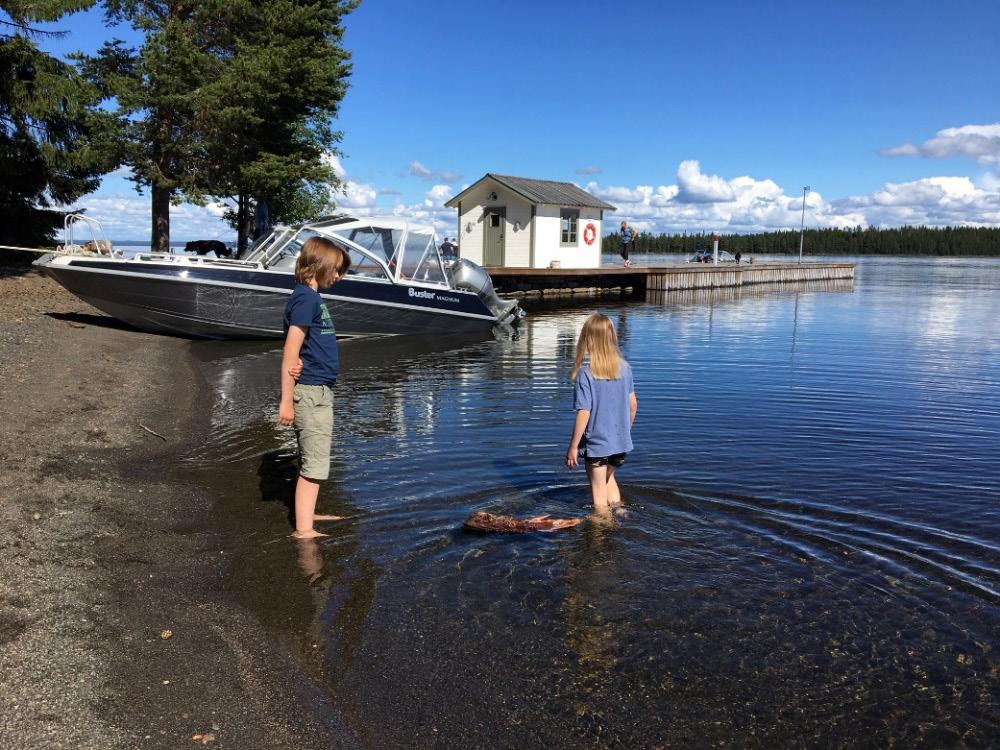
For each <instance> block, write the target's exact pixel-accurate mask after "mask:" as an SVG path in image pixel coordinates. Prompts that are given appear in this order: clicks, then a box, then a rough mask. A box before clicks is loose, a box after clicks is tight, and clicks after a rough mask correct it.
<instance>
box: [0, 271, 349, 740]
mask: <svg viewBox="0 0 1000 750" xmlns="http://www.w3.org/2000/svg"><path fill="white" fill-rule="evenodd" d="M190 346H191V344H190V343H189V342H187V341H184V340H181V339H174V338H169V337H164V336H154V335H150V334H144V333H141V332H137V331H134V330H131V329H127V328H125V327H123V326H121V325H119V324H117V323H116V322H115V321H114V320H113V319H111V318H108V317H107V316H104V315H103V314H101V313H99V312H98V311H96V310H94V309H93V308H91V307H89V306H88V305H86V304H85V303H83V302H81V301H79V300H77V299H76V298H75V297H73V296H71V295H70V294H68V293H67V292H65V291H64V290H62V289H61V288H60V287H59V286H58V285H56V284H55V283H54V282H51V281H50V280H48V279H46V278H44V277H42V276H40V275H39V274H37V273H35V272H33V271H31V270H26V269H25V267H24V266H23V265H20V266H19V265H16V264H11V262H10V261H9V259H5V258H0V384H2V385H0V388H2V398H0V402H2V405H3V416H2V420H3V421H2V427H0V461H2V464H0V465H2V471H0V522H2V524H3V534H2V537H0V695H2V696H3V701H2V703H0V736H2V737H3V747H4V748H10V749H12V750H13V749H14V748H39V747H46V748H132V747H144V748H146V747H154V748H155V747H163V748H176V747H184V746H188V747H190V746H201V744H203V743H204V744H207V745H208V746H212V747H234V748H285V747H288V748H293V747H294V748H312V747H316V748H319V747H322V748H335V747H350V746H352V745H353V744H354V743H353V742H352V741H351V740H350V738H349V736H348V735H347V734H346V733H345V732H344V731H343V730H342V728H341V726H340V724H339V722H338V721H337V712H336V710H335V709H334V707H333V706H332V705H330V704H329V701H328V699H327V697H326V695H325V694H324V693H323V691H322V690H320V689H319V688H317V687H316V685H315V684H314V683H312V682H310V681H309V679H308V678H307V677H305V676H303V675H304V674H307V673H308V665H303V664H301V663H299V662H301V661H302V660H301V658H300V656H298V655H297V654H296V653H295V648H294V647H289V646H288V645H287V644H285V643H284V642H282V641H281V639H276V638H275V637H274V633H273V631H270V630H268V629H267V628H266V627H265V626H264V625H263V624H262V623H261V622H260V621H259V619H258V618H257V617H256V616H255V615H253V614H252V613H251V611H250V609H248V608H247V607H245V606H243V605H241V604H240V603H239V600H238V597H243V598H244V600H246V599H249V600H252V599H253V596H252V592H233V593H230V592H227V591H226V585H225V583H224V581H225V577H226V573H227V565H228V562H227V559H226V553H227V550H228V549H231V542H232V535H233V534H234V533H235V532H234V528H237V527H238V524H237V525H236V526H231V527H228V528H219V527H218V525H217V524H215V525H213V524H212V523H210V520H211V519H212V518H213V512H212V508H213V504H214V503H215V501H216V500H217V498H213V497H210V496H208V495H207V493H206V492H205V491H204V490H201V489H199V487H197V486H194V484H193V483H192V482H191V481H189V480H186V478H185V477H184V476H183V472H181V471H180V470H179V467H178V465H177V456H178V455H179V454H180V453H181V452H182V451H187V450H190V449H191V448H192V446H197V445H199V444H200V441H202V440H203V439H204V435H205V434H206V429H207V419H208V414H209V413H210V408H209V406H210V405H209V402H208V399H209V398H210V394H208V393H206V392H205V390H206V389H205V388H204V387H203V382H202V380H201V377H200V375H199V374H198V372H197V370H196V368H195V366H194V363H193V361H192V359H191V357H190V354H189V352H188V349H189V347H190ZM153 433H157V434H153ZM216 520H217V518H216ZM243 528H244V529H245V528H246V526H245V525H244V527H243ZM290 627H291V629H292V631H294V623H291V625H290ZM166 631H170V632H169V633H167V632H166Z"/></svg>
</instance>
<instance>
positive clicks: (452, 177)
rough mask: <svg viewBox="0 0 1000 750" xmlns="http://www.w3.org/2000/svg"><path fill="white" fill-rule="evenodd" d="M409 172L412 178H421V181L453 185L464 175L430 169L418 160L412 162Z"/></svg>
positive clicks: (445, 170) (408, 168) (448, 170)
mask: <svg viewBox="0 0 1000 750" xmlns="http://www.w3.org/2000/svg"><path fill="white" fill-rule="evenodd" d="M407 171H408V173H409V174H410V175H411V176H413V177H419V178H420V179H421V180H427V181H428V182H430V181H432V180H435V181H437V182H447V183H452V182H458V181H459V180H460V179H462V175H461V174H459V173H458V172H453V171H451V170H450V169H437V170H433V169H429V168H428V167H425V166H424V165H423V164H421V163H420V162H419V161H416V160H414V161H411V162H410V164H409V166H408V167H407Z"/></svg>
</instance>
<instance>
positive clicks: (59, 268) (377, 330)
mask: <svg viewBox="0 0 1000 750" xmlns="http://www.w3.org/2000/svg"><path fill="white" fill-rule="evenodd" d="M96 224H97V223H96V222H95V221H94V220H93V219H90V218H89V217H82V216H80V215H71V216H69V217H67V220H66V231H65V244H64V245H63V246H62V247H61V248H60V249H59V251H57V252H52V253H48V254H46V255H44V256H42V257H41V258H39V259H38V260H36V261H35V263H34V265H35V266H36V267H37V268H39V269H40V270H41V271H42V272H44V273H45V274H47V275H48V276H50V277H52V278H53V279H55V280H56V281H57V282H58V283H59V284H61V285H62V286H63V287H65V288H66V289H67V290H68V291H70V292H72V293H73V294H74V295H76V296H77V297H79V298H80V299H82V300H83V301H84V302H87V303H88V304H90V305H93V306H94V307H96V308H97V309H98V310H101V311H102V312H105V313H107V314H108V315H111V316H112V317H115V318H117V319H118V320H121V321H123V322H125V323H128V324H130V325H132V326H135V327H136V328H140V329H142V330H145V331H151V332H154V333H166V334H173V335H180V336H189V337H194V338H208V339H273V338H281V337H282V336H283V335H284V331H283V317H284V309H285V305H286V303H287V301H288V297H289V296H290V295H291V293H292V289H293V288H294V286H295V278H294V269H295V260H296V257H297V256H298V252H299V250H300V249H301V247H302V244H303V243H304V242H305V241H306V240H307V239H309V238H310V237H313V236H321V237H327V238H329V239H331V240H333V241H334V242H336V243H337V244H339V245H340V246H342V247H344V248H346V249H347V250H348V253H349V254H350V256H351V269H350V271H349V272H348V274H347V275H346V276H345V277H344V278H343V279H342V280H341V281H340V282H338V283H337V284H335V285H334V286H332V287H330V288H328V289H321V290H320V294H321V295H322V297H323V300H324V301H325V303H326V305H327V307H328V308H329V310H330V313H331V315H332V316H333V319H334V321H335V324H336V327H337V335H338V336H342V337H355V336H391V335H401V334H435V333H449V334H454V333H463V332H473V331H488V330H489V329H490V328H491V327H493V326H496V325H506V324H511V323H513V322H516V321H517V320H518V318H519V317H520V316H521V315H522V314H523V313H522V312H521V310H520V308H519V307H518V304H517V302H516V301H514V300H504V299H501V298H500V297H498V296H497V295H496V293H495V292H494V290H493V284H492V281H491V279H490V276H489V274H488V273H487V272H486V271H485V270H484V269H483V268H482V267H480V266H478V265H476V264H475V263H472V262H471V261H468V260H465V259H457V260H454V261H452V262H449V263H445V262H444V261H443V260H442V258H441V255H440V252H439V250H438V247H437V243H436V241H435V237H434V231H433V229H432V228H430V227H427V226H421V225H418V224H413V223H410V222H408V221H407V220H405V219H402V218H398V217H371V218H357V217H353V216H347V215H336V216H330V217H325V218H323V219H321V220H318V221H315V222H310V223H306V224H298V225H294V226H290V227H278V228H276V229H275V230H274V231H272V232H271V233H270V234H268V235H266V236H264V237H262V238H260V239H259V240H258V241H256V242H255V243H254V244H253V245H252V246H251V247H250V248H249V249H248V251H247V252H246V253H245V254H244V255H243V257H241V258H237V259H227V258H213V257H209V256H194V255H179V254H172V253H142V252H140V253H136V254H133V255H126V254H125V253H124V252H123V251H121V250H116V249H114V248H113V247H111V244H110V243H108V242H107V241H106V240H104V239H101V238H97V237H96V236H95V239H94V240H93V241H91V242H89V243H86V245H77V244H75V243H74V242H73V240H72V238H73V229H74V228H77V229H79V228H80V225H87V226H90V228H91V229H92V230H95V231H97V230H98V229H99V225H97V226H96V227H95V225H96Z"/></svg>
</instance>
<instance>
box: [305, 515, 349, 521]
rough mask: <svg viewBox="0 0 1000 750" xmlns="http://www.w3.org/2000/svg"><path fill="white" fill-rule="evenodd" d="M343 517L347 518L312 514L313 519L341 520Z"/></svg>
mask: <svg viewBox="0 0 1000 750" xmlns="http://www.w3.org/2000/svg"><path fill="white" fill-rule="evenodd" d="M345 518H347V516H331V515H325V514H322V513H314V514H313V520H314V521H343V520H344V519H345Z"/></svg>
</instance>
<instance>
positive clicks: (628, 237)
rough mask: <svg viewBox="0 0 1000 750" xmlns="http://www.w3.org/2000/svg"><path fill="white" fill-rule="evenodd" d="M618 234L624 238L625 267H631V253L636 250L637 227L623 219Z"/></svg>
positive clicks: (623, 254) (623, 255)
mask: <svg viewBox="0 0 1000 750" xmlns="http://www.w3.org/2000/svg"><path fill="white" fill-rule="evenodd" d="M618 234H619V236H620V237H621V240H622V258H624V260H625V268H630V267H631V266H632V261H631V260H630V259H629V255H630V254H631V252H632V251H633V250H635V235H636V232H635V229H633V228H632V227H630V226H629V225H628V224H626V223H625V222H624V221H623V222H622V225H621V229H619V230H618Z"/></svg>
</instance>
